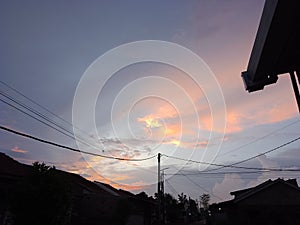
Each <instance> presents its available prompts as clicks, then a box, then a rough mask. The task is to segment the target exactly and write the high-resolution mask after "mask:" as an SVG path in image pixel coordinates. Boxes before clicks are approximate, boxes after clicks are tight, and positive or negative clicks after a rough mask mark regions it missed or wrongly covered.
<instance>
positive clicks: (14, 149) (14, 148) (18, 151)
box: [11, 146, 27, 154]
mask: <svg viewBox="0 0 300 225" xmlns="http://www.w3.org/2000/svg"><path fill="white" fill-rule="evenodd" d="M11 151H13V152H17V153H22V154H25V153H27V151H26V150H23V149H20V148H19V147H18V146H15V147H13V148H12V149H11Z"/></svg>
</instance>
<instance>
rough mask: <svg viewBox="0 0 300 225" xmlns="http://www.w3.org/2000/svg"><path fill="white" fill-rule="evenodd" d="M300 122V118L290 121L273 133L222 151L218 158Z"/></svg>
mask: <svg viewBox="0 0 300 225" xmlns="http://www.w3.org/2000/svg"><path fill="white" fill-rule="evenodd" d="M299 122H300V120H296V121H294V122H292V123H289V124H287V125H286V126H283V127H281V128H279V129H276V130H274V131H272V132H271V133H268V134H266V135H264V136H262V137H259V138H257V139H255V140H253V141H250V142H248V143H246V144H243V145H241V146H239V147H237V148H234V149H232V150H230V151H228V152H224V153H222V154H219V155H218V156H217V158H218V157H221V156H224V155H227V154H229V153H232V152H236V151H238V150H240V149H242V148H244V147H246V146H248V145H251V144H253V143H255V142H257V141H260V140H263V139H265V138H266V137H269V136H271V135H273V134H275V133H277V132H278V131H280V130H283V129H285V128H287V127H290V126H292V125H294V124H296V123H299Z"/></svg>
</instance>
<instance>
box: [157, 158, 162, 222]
mask: <svg viewBox="0 0 300 225" xmlns="http://www.w3.org/2000/svg"><path fill="white" fill-rule="evenodd" d="M160 157H161V154H160V153H158V155H157V204H158V209H157V220H158V225H160V224H161V193H160V190H161V188H160V182H161V179H160Z"/></svg>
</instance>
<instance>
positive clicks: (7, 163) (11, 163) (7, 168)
mask: <svg viewBox="0 0 300 225" xmlns="http://www.w3.org/2000/svg"><path fill="white" fill-rule="evenodd" d="M30 169H31V166H28V165H25V164H22V163H19V162H18V161H16V160H14V159H12V158H11V157H9V156H7V155H6V154H4V153H2V152H0V174H1V175H8V176H10V175H14V176H25V175H28V174H29V172H30Z"/></svg>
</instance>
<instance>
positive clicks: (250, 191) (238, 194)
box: [230, 178, 300, 203]
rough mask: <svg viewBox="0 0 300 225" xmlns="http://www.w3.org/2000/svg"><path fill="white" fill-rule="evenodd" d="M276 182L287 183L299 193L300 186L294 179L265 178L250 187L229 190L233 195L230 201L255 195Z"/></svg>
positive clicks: (235, 201) (237, 200)
mask: <svg viewBox="0 0 300 225" xmlns="http://www.w3.org/2000/svg"><path fill="white" fill-rule="evenodd" d="M278 183H281V184H284V185H287V186H288V187H290V188H292V189H295V190H297V191H299V193H300V188H299V186H298V184H297V181H296V179H289V180H283V179H280V178H278V179H276V180H274V181H272V180H267V181H266V182H264V183H261V184H259V185H257V186H255V187H252V188H247V189H243V190H238V191H233V192H230V194H231V195H234V199H233V200H231V201H233V202H234V203H237V202H239V201H241V200H243V199H245V198H248V197H251V196H253V195H255V194H256V193H258V192H260V191H263V190H266V189H268V188H270V187H271V186H273V185H276V184H278Z"/></svg>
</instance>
